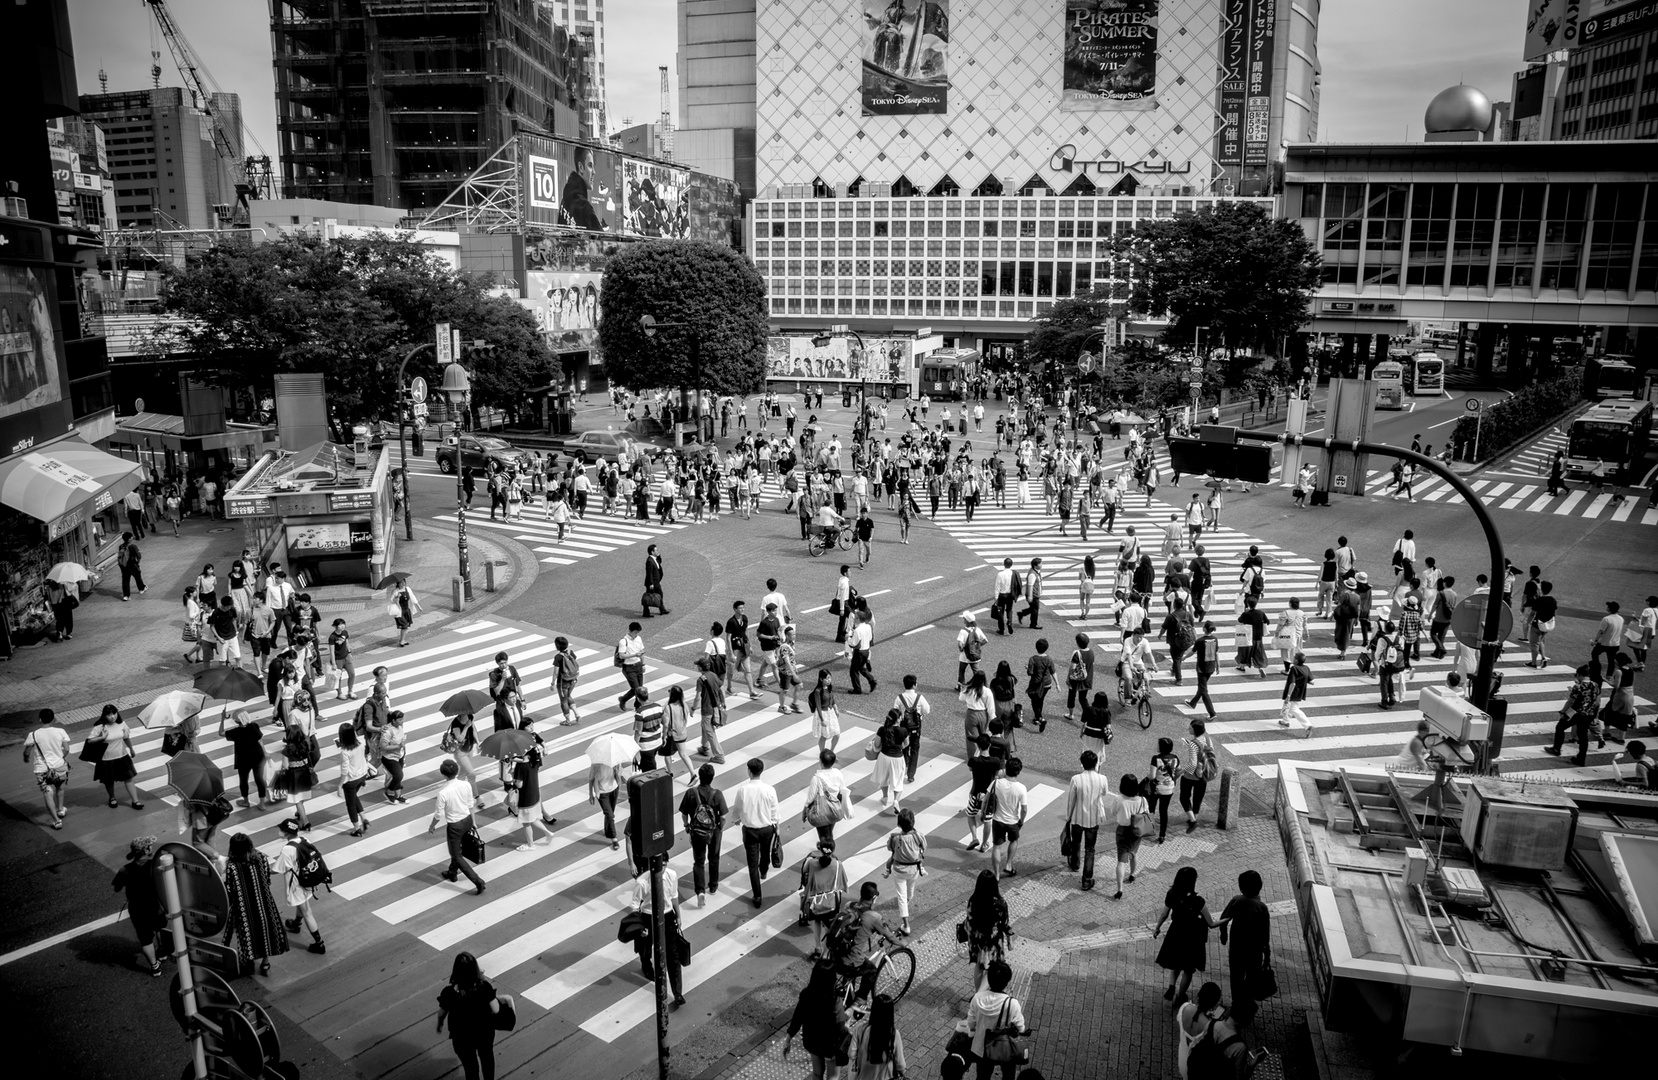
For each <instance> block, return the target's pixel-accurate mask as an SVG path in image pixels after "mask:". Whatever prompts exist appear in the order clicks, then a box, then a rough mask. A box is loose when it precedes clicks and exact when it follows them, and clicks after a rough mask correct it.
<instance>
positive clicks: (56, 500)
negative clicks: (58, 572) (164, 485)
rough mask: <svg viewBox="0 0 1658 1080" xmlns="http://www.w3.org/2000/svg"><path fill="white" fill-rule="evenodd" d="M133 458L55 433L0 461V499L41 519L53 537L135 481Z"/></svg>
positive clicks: (137, 478) (106, 504)
mask: <svg viewBox="0 0 1658 1080" xmlns="http://www.w3.org/2000/svg"><path fill="white" fill-rule="evenodd" d="M141 479H142V476H141V474H140V472H139V468H138V464H137V463H136V462H132V461H125V460H123V459H121V458H118V457H115V456H114V455H113V454H106V453H104V452H103V451H102V450H95V449H93V448H92V447H91V446H88V445H87V444H86V443H85V442H83V441H81V440H80V439H76V438H73V437H71V438H67V439H59V440H58V441H57V442H54V443H48V444H47V445H45V446H42V447H41V448H39V449H38V450H31V451H29V452H27V453H23V454H18V455H17V456H16V457H14V458H11V459H10V460H9V461H6V462H4V463H0V503H5V504H6V505H7V506H9V507H11V508H12V509H14V510H21V511H22V512H23V513H25V514H28V515H29V516H30V517H32V518H37V519H39V520H40V521H43V522H45V523H46V533H47V536H48V537H49V538H50V539H52V540H56V539H57V538H58V537H60V536H62V535H63V534H64V533H66V532H68V531H69V530H71V529H73V528H75V527H76V526H77V525H79V524H81V523H82V522H83V521H86V520H87V518H89V517H91V516H92V515H93V514H96V513H99V512H100V511H102V510H104V509H105V508H106V507H110V506H113V505H115V500H117V499H119V498H121V497H122V496H123V495H125V494H126V493H127V492H129V491H131V490H132V489H133V488H135V487H137V486H138V482H139V481H140V480H141Z"/></svg>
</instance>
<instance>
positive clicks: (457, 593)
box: [449, 574, 465, 611]
mask: <svg viewBox="0 0 1658 1080" xmlns="http://www.w3.org/2000/svg"><path fill="white" fill-rule="evenodd" d="M449 593H450V595H451V597H452V598H453V600H454V604H455V610H456V611H460V610H461V609H462V608H463V607H464V606H465V605H464V604H463V603H462V602H461V578H460V575H459V574H456V575H455V576H454V577H452V578H450V579H449Z"/></svg>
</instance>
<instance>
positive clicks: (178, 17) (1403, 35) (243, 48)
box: [69, 0, 1526, 157]
mask: <svg viewBox="0 0 1658 1080" xmlns="http://www.w3.org/2000/svg"><path fill="white" fill-rule="evenodd" d="M168 7H169V8H170V9H171V10H172V12H173V17H174V19H175V21H176V22H177V23H178V25H179V27H180V28H181V29H182V30H183V31H184V35H185V37H186V38H187V39H188V40H189V41H190V43H191V45H192V46H194V48H195V50H196V52H197V53H198V55H200V57H201V59H202V61H203V62H204V64H205V66H206V68H207V70H208V72H210V73H211V74H212V76H213V77H214V79H215V80H216V81H217V83H218V86H219V89H221V90H228V91H233V92H235V93H238V94H240V95H241V96H242V114H243V117H244V119H245V121H246V123H247V126H248V128H249V133H250V134H251V136H252V141H251V142H250V145H249V147H248V149H249V151H250V152H252V150H253V144H254V143H257V144H260V145H263V147H264V149H265V152H266V153H269V154H271V155H272V156H273V157H274V156H275V155H276V149H277V141H276V108H275V92H274V90H273V88H272V78H271V35H270V8H269V5H268V2H267V0H169V2H168ZM1525 7H1526V3H1525V0H1382V2H1378V0H1324V3H1323V14H1322V16H1321V17H1320V32H1319V41H1318V46H1319V56H1320V60H1321V62H1322V65H1323V69H1324V82H1323V97H1324V103H1323V111H1322V126H1323V131H1322V132H1321V136H1322V138H1324V139H1326V140H1332V141H1340V142H1366V141H1395V140H1400V139H1409V140H1412V141H1415V140H1419V139H1421V137H1422V111H1423V109H1425V108H1426V107H1427V104H1428V100H1429V98H1431V97H1432V96H1433V95H1434V94H1435V93H1437V92H1438V91H1439V90H1441V89H1443V88H1444V87H1446V86H1451V85H1454V84H1456V83H1458V82H1466V83H1469V84H1470V85H1473V86H1477V87H1479V88H1480V89H1482V90H1484V91H1485V92H1486V93H1487V94H1489V95H1490V96H1491V99H1492V100H1493V101H1501V100H1504V99H1506V98H1507V97H1508V96H1509V94H1508V91H1509V79H1510V77H1511V76H1512V74H1513V73H1514V71H1515V70H1516V69H1517V68H1519V67H1521V66H1522V65H1521V61H1520V46H1521V41H1522V38H1523V36H1524V27H1523V19H1524V15H1525ZM675 12H676V5H675V3H674V0H611V2H610V3H609V4H608V5H607V6H606V12H605V13H606V16H607V18H608V19H609V22H608V24H607V26H606V31H605V43H606V58H605V59H606V64H607V67H608V69H609V70H608V76H609V79H608V82H609V86H608V89H609V94H610V116H611V119H612V123H613V125H614V126H616V127H620V126H621V120H622V118H624V117H631V118H632V119H633V120H634V122H636V123H642V122H644V121H646V120H651V119H655V117H656V115H657V111H658V104H657V103H658V94H657V70H656V69H657V66H658V65H659V64H667V65H669V69H670V74H671V73H672V70H673V63H674V49H675V34H676V30H675V27H676V14H675ZM69 18H70V22H71V24H72V26H73V28H74V35H75V54H76V55H75V59H76V67H77V69H78V71H79V75H80V89H81V92H82V93H96V92H97V90H98V72H99V70H100V68H101V69H103V70H104V71H106V72H108V74H109V87H110V89H111V90H132V89H136V88H139V87H145V86H149V85H151V82H150V50H151V49H152V48H154V49H158V50H160V52H161V67H162V74H161V82H162V85H164V86H179V85H182V80H181V79H180V77H179V74H178V71H177V69H176V68H175V67H174V64H173V59H172V56H171V54H170V53H169V52H168V49H167V45H166V42H164V41H161V40H160V38H159V35H157V34H155V33H154V31H153V28H152V26H153V24H152V21H151V19H150V15H149V11H148V9H147V8H146V7H145V5H143V4H142V3H140V2H139V0H71V2H70V4H69ZM670 82H671V83H673V85H674V86H675V87H676V90H675V93H676V94H677V82H678V81H677V78H672V77H671V78H670ZM677 110H678V101H677V98H676V99H675V102H674V113H673V115H674V117H675V119H676V120H677V118H678V111H677Z"/></svg>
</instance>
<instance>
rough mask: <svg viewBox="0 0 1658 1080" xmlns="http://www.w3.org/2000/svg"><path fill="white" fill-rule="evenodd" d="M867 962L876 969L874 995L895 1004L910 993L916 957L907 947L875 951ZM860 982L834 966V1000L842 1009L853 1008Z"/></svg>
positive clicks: (895, 946) (858, 977)
mask: <svg viewBox="0 0 1658 1080" xmlns="http://www.w3.org/2000/svg"><path fill="white" fill-rule="evenodd" d="M823 962H824V963H831V962H832V961H828V960H825V961H823ZM869 962H870V963H871V964H874V965H875V990H874V993H876V994H886V995H887V996H888V997H890V998H892V1000H893V1001H894V1002H897V1001H899V1000H900V999H902V998H903V996H904V995H905V994H907V993H909V992H910V984H911V983H913V982H914V981H915V953H913V952H912V951H910V949H909V948H908V947H907V946H904V945H889V946H886V947H884V948H878V949H876V950H875V951H874V952H872V953H870V954H869ZM862 982H863V976H862V975H858V974H848V973H846V972H845V971H843V970H841V969H840V967H839V966H838V965H837V966H836V971H835V996H836V998H837V999H838V1000H839V1001H840V1003H841V1008H842V1009H846V1008H847V1007H849V1006H850V1005H851V1004H852V1002H853V1000H854V999H855V998H856V996H857V992H858V986H859V984H860V983H862Z"/></svg>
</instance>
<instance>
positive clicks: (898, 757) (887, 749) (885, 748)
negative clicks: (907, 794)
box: [875, 709, 910, 814]
mask: <svg viewBox="0 0 1658 1080" xmlns="http://www.w3.org/2000/svg"><path fill="white" fill-rule="evenodd" d="M902 720H903V713H901V712H899V711H898V710H897V709H888V710H887V715H886V719H885V720H884V721H883V722H882V724H881V727H880V729H879V730H877V731H876V732H875V751H876V752H875V786H876V787H878V788H880V789H881V810H882V811H883V812H884V811H885V810H886V809H887V808H888V805H889V804H888V800H887V792H888V791H889V790H890V791H891V792H892V800H891V803H890V805H891V808H892V811H893V813H895V814H896V813H902V811H903V807H901V806H899V805H898V800H899V799H901V798H903V796H904V752H905V750H906V749H907V748H908V746H909V742H910V732H909V729H908V728H906V727H905V726H904V725H903V723H902Z"/></svg>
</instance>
